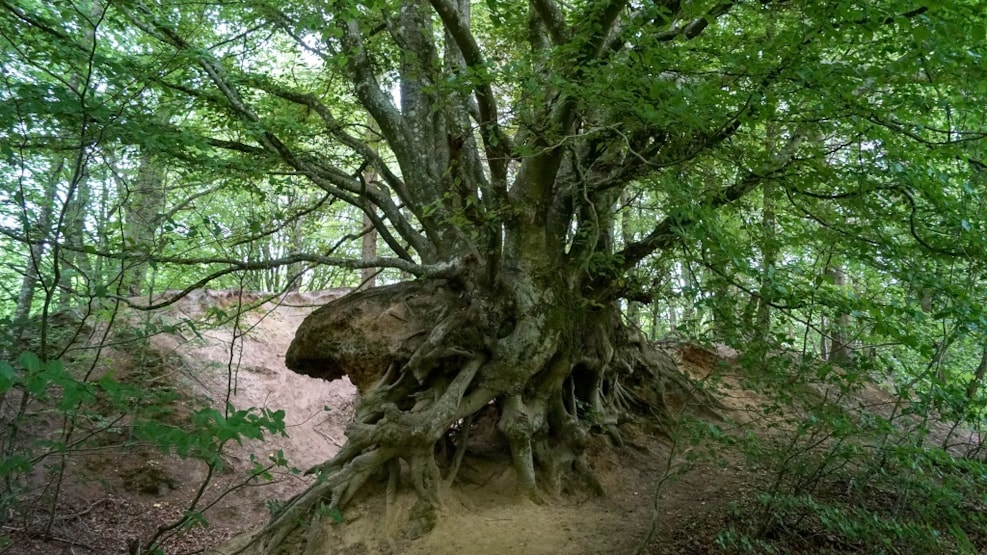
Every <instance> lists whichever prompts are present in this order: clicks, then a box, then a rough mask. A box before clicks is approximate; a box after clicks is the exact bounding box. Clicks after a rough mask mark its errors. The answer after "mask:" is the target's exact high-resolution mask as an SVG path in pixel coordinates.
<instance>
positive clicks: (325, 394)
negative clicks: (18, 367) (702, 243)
mask: <svg viewBox="0 0 987 555" xmlns="http://www.w3.org/2000/svg"><path fill="white" fill-rule="evenodd" d="M341 294H343V291H339V290H334V291H323V292H318V293H304V294H290V295H288V296H282V297H278V298H275V299H271V300H269V301H267V302H263V301H264V299H262V298H259V297H257V296H256V295H248V296H244V295H240V294H237V293H235V292H226V291H202V292H197V293H195V294H194V295H192V296H190V297H189V298H186V299H184V300H182V301H180V302H178V303H176V304H175V305H173V306H172V307H170V308H169V309H168V311H167V312H166V313H165V315H164V316H163V317H162V318H163V320H162V322H165V323H167V322H171V323H175V322H182V321H198V322H200V323H199V324H198V325H197V326H196V327H195V330H196V331H195V332H193V331H191V330H190V328H188V327H187V326H186V327H183V328H181V329H179V330H176V331H173V332H170V333H161V334H157V335H155V336H154V337H153V339H152V340H151V341H152V346H153V348H154V350H155V351H156V352H158V353H165V354H167V355H168V356H167V357H165V358H164V360H165V361H166V362H167V364H166V366H167V378H166V379H169V380H172V381H173V382H174V383H175V384H177V385H178V386H179V387H180V389H181V391H182V392H183V393H184V395H185V396H186V397H185V398H186V399H196V398H198V399H207V400H208V402H210V403H211V404H213V405H214V406H218V407H222V406H223V405H224V404H225V402H226V398H227V394H228V392H229V402H231V403H232V404H233V405H235V406H236V407H238V408H245V407H265V408H270V409H272V410H278V409H283V410H285V412H286V421H287V423H288V437H273V438H271V439H269V440H267V441H266V442H264V443H259V442H256V441H245V442H244V444H243V445H242V446H240V445H236V444H229V445H228V446H227V449H226V450H225V452H224V454H223V460H224V462H225V463H226V464H225V465H224V470H223V471H222V472H220V473H219V474H218V475H215V476H213V477H212V478H211V480H210V481H209V482H208V483H206V485H205V486H204V487H203V484H204V483H205V482H204V480H205V479H206V477H207V475H206V465H205V464H204V463H203V462H201V461H197V460H189V459H181V458H179V457H176V456H175V455H174V454H170V455H165V454H162V453H161V452H160V451H154V450H151V449H148V448H146V447H141V446H136V447H132V448H129V450H122V449H119V448H115V449H114V450H110V451H107V452H96V453H91V454H86V455H84V456H83V455H80V456H76V457H73V458H72V459H71V460H70V461H69V472H68V474H67V475H68V479H66V480H65V481H64V484H63V486H62V495H61V502H60V504H59V506H58V508H57V511H56V513H55V517H54V519H53V520H52V527H51V530H52V531H51V539H49V540H47V541H45V540H42V539H40V538H38V537H37V534H32V533H30V532H32V531H33V532H36V531H37V530H38V529H39V526H40V525H41V524H42V523H41V522H40V521H32V522H10V523H8V526H6V527H5V529H4V530H3V535H6V536H8V537H9V538H10V539H12V540H13V542H14V543H13V544H12V545H9V546H8V547H7V548H6V549H2V548H0V553H4V552H5V553H10V554H48V553H51V554H66V555H68V554H73V555H75V554H79V555H81V554H111V553H128V552H131V551H133V550H134V549H135V548H136V547H137V546H138V545H139V542H140V541H143V540H146V539H147V538H148V537H150V536H151V535H152V534H153V533H154V531H155V530H156V529H157V528H158V527H159V526H162V525H167V524H169V523H172V522H175V521H176V519H178V518H179V517H180V516H181V515H182V513H183V511H184V510H186V509H187V508H188V507H189V503H190V501H191V500H192V499H193V498H195V497H196V496H197V495H198V494H199V492H200V490H202V492H203V493H202V495H201V499H202V501H200V503H199V505H198V507H203V506H205V505H207V504H212V503H214V502H215V504H213V505H212V506H211V507H210V508H209V509H208V510H205V511H204V516H205V518H206V519H207V521H208V524H209V525H208V527H206V528H202V527H196V528H193V529H191V530H188V531H184V532H181V533H178V534H175V535H174V536H172V537H170V538H169V540H168V541H167V542H166V543H165V544H164V549H165V551H166V552H167V553H169V554H170V553H176V554H177V553H193V552H202V551H203V550H205V552H207V553H222V552H224V551H226V549H225V548H224V547H223V546H224V542H225V541H226V540H228V539H229V538H231V537H234V536H237V535H242V534H243V533H244V532H245V531H247V530H250V529H253V528H256V527H257V526H260V525H262V524H263V523H264V522H265V521H266V520H267V518H268V516H269V511H268V509H267V504H268V503H270V502H271V501H272V500H279V499H280V500H284V499H287V498H289V497H290V496H291V495H293V494H295V493H298V492H299V491H301V490H302V489H303V488H304V487H305V486H306V484H308V483H309V482H308V480H309V479H308V478H303V477H301V476H300V475H298V474H294V473H290V472H287V471H279V472H276V473H275V474H274V476H273V480H272V481H270V482H266V483H251V484H250V485H248V486H246V487H241V488H239V489H232V488H234V486H236V485H237V484H240V483H242V482H243V480H244V477H245V476H246V475H247V472H248V471H249V469H250V467H251V464H252V463H251V462H250V460H251V456H252V455H253V456H255V457H256V458H257V459H259V460H261V461H264V460H266V458H267V456H268V455H269V454H271V453H274V452H276V451H278V450H281V451H283V453H284V455H285V457H286V458H287V459H288V461H289V462H290V463H291V464H292V465H293V466H294V467H297V468H299V469H306V468H309V467H310V466H312V465H315V464H318V463H320V462H323V461H324V460H326V459H327V458H329V457H330V456H332V455H333V453H335V452H336V451H337V449H338V448H339V446H340V445H341V443H342V442H343V441H344V439H345V438H344V435H343V431H344V428H345V424H346V422H347V419H348V417H349V415H350V414H351V411H352V407H353V403H354V400H355V395H356V391H355V388H354V387H353V386H352V385H351V384H349V383H348V382H346V381H336V382H332V383H326V382H322V381H318V380H313V379H310V378H307V377H304V376H300V375H297V374H295V373H293V372H291V371H289V370H287V369H286V368H285V367H284V353H285V352H286V350H287V347H288V344H289V343H290V341H291V339H292V337H293V334H294V331H295V329H296V328H297V326H298V325H299V324H300V323H301V321H302V319H303V318H304V317H305V316H306V315H307V314H308V313H309V312H311V311H312V310H313V309H314V308H316V307H318V306H320V305H322V304H324V303H325V302H327V301H328V300H330V299H332V298H335V297H337V296H339V295H341ZM241 304H246V305H250V304H254V305H257V306H255V307H254V308H253V309H252V310H250V311H249V312H246V313H244V314H242V315H241V316H240V317H239V318H234V319H233V320H228V319H227V320H226V321H223V320H224V319H223V318H221V317H220V316H223V314H221V312H222V313H224V314H226V315H229V314H232V313H233V312H235V310H233V309H235V308H236V307H237V306H238V305H241ZM132 318H133V317H132ZM210 319H211V320H213V321H216V320H217V319H218V320H219V321H220V322H221V323H219V324H215V325H212V326H209V325H206V324H205V323H203V322H204V321H207V320H210ZM131 324H132V325H139V324H140V322H138V321H136V318H134V320H133V321H131ZM234 330H236V331H234ZM677 349H678V356H679V357H680V359H682V362H683V367H684V368H685V369H686V370H687V371H689V372H691V373H692V374H693V376H694V377H696V378H699V379H702V378H708V377H710V376H711V375H715V374H717V373H719V372H723V371H724V369H728V368H729V362H730V361H731V360H732V359H733V358H734V357H735V356H736V353H734V352H731V351H729V350H728V349H722V348H721V349H719V350H718V351H716V350H707V349H702V348H699V347H696V346H689V345H686V346H679V347H678V348H677ZM129 355H130V353H127V352H126V349H118V350H117V351H113V350H112V349H111V350H109V351H107V352H106V353H105V354H104V360H105V361H106V364H107V365H110V366H113V365H115V368H116V370H115V371H117V372H118V373H120V372H122V373H124V374H125V372H126V371H127V370H126V367H127V366H128V365H131V366H132V365H134V364H135V362H134V360H133V359H132V357H129ZM725 363H726V364H725ZM121 368H122V370H121ZM107 371H109V370H107ZM723 383H727V384H728V386H729V385H730V383H732V384H733V386H735V387H727V388H726V389H728V390H729V392H725V393H723V395H722V402H723V405H724V406H723V407H722V408H721V409H720V410H721V412H723V413H725V414H726V415H727V416H728V417H729V418H731V419H732V420H733V421H735V422H739V423H741V424H742V425H747V426H751V427H756V426H767V425H768V424H765V423H759V421H758V420H757V419H756V418H755V417H754V416H751V417H747V416H745V415H746V414H748V413H750V414H755V413H757V410H756V409H757V408H758V406H759V405H760V404H761V403H762V402H763V399H761V398H759V397H758V395H756V394H754V393H751V392H749V391H745V390H744V389H743V388H742V387H739V382H737V381H736V380H734V381H733V382H730V380H729V379H727V380H725V381H724V382H723ZM867 395H869V396H870V397H871V398H870V399H869V400H868V402H873V403H875V405H880V404H881V403H884V402H890V401H889V399H890V396H888V395H887V394H886V393H884V392H883V391H881V390H880V389H878V388H876V387H875V388H872V390H869V391H868V392H867ZM326 409H328V410H326ZM175 410H176V411H177V412H179V413H180V412H182V410H183V407H182V403H178V404H177V405H176V407H175ZM625 439H626V442H625V444H624V445H623V446H622V447H615V446H613V445H611V444H610V443H609V442H608V441H606V440H604V439H602V438H601V439H600V440H599V441H598V442H597V443H596V444H595V445H594V446H593V447H592V448H591V451H590V453H589V462H590V465H591V467H592V468H593V469H594V470H595V471H596V474H597V476H598V477H599V479H600V480H601V482H602V484H603V486H604V488H605V490H606V495H605V496H602V497H600V496H594V495H590V494H588V493H586V492H582V491H574V492H571V493H568V494H564V495H561V496H559V497H557V498H554V499H550V500H549V502H548V503H546V504H544V505H536V504H532V503H530V502H524V501H521V500H520V498H519V497H518V495H517V493H516V490H515V488H514V485H513V474H512V471H511V470H510V467H509V466H508V464H507V460H506V458H505V456H504V455H503V454H499V453H497V452H496V450H495V449H490V452H489V453H488V455H487V456H484V457H472V458H470V459H468V460H466V461H465V462H464V464H463V468H462V469H461V471H460V474H459V480H457V484H456V485H455V486H453V487H450V488H447V489H446V490H445V492H444V496H443V510H442V513H441V515H440V518H439V521H438V525H437V527H436V528H435V529H434V530H433V531H432V532H431V533H429V534H427V535H426V536H425V537H423V538H420V539H417V540H415V541H410V540H405V539H402V538H403V536H402V534H401V522H400V518H396V517H394V515H395V514H401V511H400V508H401V504H402V503H407V502H408V499H406V498H401V497H399V499H398V503H397V504H396V507H394V509H396V510H393V511H392V512H391V514H385V510H384V504H383V502H382V501H381V499H382V494H376V495H371V496H370V497H369V498H367V499H366V500H364V501H362V502H360V503H357V504H356V505H354V506H351V507H347V509H346V510H345V511H344V514H343V516H344V518H345V524H344V525H342V526H335V527H328V528H327V529H328V530H330V531H331V532H330V533H332V534H334V535H335V536H336V542H335V543H336V545H338V546H339V550H338V551H337V552H338V553H345V554H350V555H357V554H368V555H369V554H371V553H393V554H399V553H401V554H404V553H407V554H422V555H424V554H446V553H448V554H465V553H479V554H483V553H497V554H509V553H516V554H553V553H569V554H597V553H635V552H638V553H650V554H702V553H720V552H722V551H721V550H720V549H719V548H718V547H717V546H716V544H715V538H716V535H717V533H718V531H719V530H720V529H721V528H722V527H723V525H724V523H725V522H726V521H727V519H728V515H729V513H730V510H731V509H730V507H731V506H733V504H735V503H740V504H741V505H742V504H743V502H744V501H745V499H749V498H750V497H751V496H752V495H753V494H754V491H755V490H756V488H757V487H758V486H760V485H763V484H764V482H765V481H766V480H768V479H769V477H768V476H766V475H765V474H764V473H763V471H761V470H759V469H757V468H750V467H749V466H748V465H747V464H746V463H745V461H744V460H743V458H742V457H740V456H737V455H734V454H724V455H723V456H722V457H719V458H716V459H713V458H709V457H699V458H698V459H697V460H696V462H687V461H688V460H689V459H690V457H689V454H690V451H689V450H690V449H693V447H692V446H690V445H686V444H685V442H679V443H673V442H672V441H670V440H669V439H668V438H667V437H665V438H661V437H656V436H655V435H654V434H651V433H648V432H646V431H644V430H638V429H635V428H634V427H628V428H627V429H626V430H625ZM492 444H496V441H492ZM670 455H674V456H671V457H670ZM231 489H232V492H231V493H227V492H230V491H231ZM39 514H44V512H43V511H39ZM39 518H40V517H39ZM41 520H44V519H41ZM652 527H654V528H653V531H654V533H653V534H651V538H652V539H651V541H650V542H647V543H646V542H645V539H646V538H647V537H649V531H651V530H652Z"/></svg>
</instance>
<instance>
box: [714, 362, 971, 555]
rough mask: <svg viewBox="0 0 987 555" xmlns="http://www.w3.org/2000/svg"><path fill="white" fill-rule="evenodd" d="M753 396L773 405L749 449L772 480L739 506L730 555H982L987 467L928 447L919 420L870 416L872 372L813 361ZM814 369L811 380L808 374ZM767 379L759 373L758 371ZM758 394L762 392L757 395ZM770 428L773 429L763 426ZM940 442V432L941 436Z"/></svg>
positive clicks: (758, 379) (785, 367)
mask: <svg viewBox="0 0 987 555" xmlns="http://www.w3.org/2000/svg"><path fill="white" fill-rule="evenodd" d="M770 368H774V369H775V371H773V372H762V371H757V372H756V373H754V374H753V375H752V376H751V377H750V381H748V383H747V384H746V385H745V387H748V388H751V389H752V390H754V391H758V392H760V393H761V394H765V395H767V397H768V398H769V402H768V403H765V404H763V405H762V412H763V415H764V416H763V418H765V420H766V421H767V422H769V423H770V426H769V427H768V428H767V429H769V430H772V431H768V432H766V433H764V434H763V435H756V434H751V433H748V434H746V435H745V436H744V438H743V440H741V441H729V442H721V443H720V444H721V445H724V446H736V447H739V448H740V450H741V452H743V453H744V455H745V456H746V458H747V464H748V466H750V467H752V468H757V469H761V471H762V472H763V475H764V476H765V479H764V480H763V481H761V483H760V484H759V486H758V488H757V492H758V493H757V494H756V495H754V496H749V497H745V498H743V499H741V500H738V501H736V502H735V503H734V514H733V516H732V522H731V524H730V525H729V526H727V527H726V528H724V529H723V530H721V531H720V532H719V534H718V536H717V540H716V541H717V545H718V546H719V547H720V548H721V549H724V550H726V551H729V552H738V553H786V552H789V551H790V550H793V549H810V550H811V551H812V552H819V553H850V552H853V553H942V552H955V553H975V552H978V550H979V549H981V548H982V539H983V538H984V537H985V534H987V519H985V518H984V517H983V511H982V504H983V499H985V498H987V497H985V496H987V487H985V484H987V482H985V481H984V476H985V473H987V465H985V464H984V462H982V461H981V460H979V459H975V458H968V457H966V456H963V455H961V454H957V453H955V452H949V451H947V450H945V449H943V448H940V447H936V446H934V445H930V444H929V443H928V442H927V441H925V440H923V439H922V438H924V437H925V436H927V435H929V434H930V433H931V430H930V428H928V427H927V426H929V424H928V423H927V421H923V420H922V419H921V414H920V413H918V414H917V413H915V412H913V411H899V410H897V409H894V410H891V409H890V407H889V410H890V412H885V411H882V412H872V411H873V410H875V409H874V408H872V407H870V406H867V407H861V405H860V404H859V401H857V399H858V398H859V397H858V396H859V395H860V394H861V392H862V391H864V390H865V389H866V388H873V385H871V384H869V383H868V382H869V377H868V373H867V372H858V373H856V374H854V373H853V372H847V371H845V370H844V369H841V368H836V367H832V366H830V365H827V364H825V363H820V362H818V361H813V362H811V363H809V364H807V365H805V366H804V369H803V370H801V371H795V370H796V368H798V365H797V364H794V361H792V362H790V363H778V361H777V359H776V360H775V364H773V365H768V366H767V367H766V369H770ZM808 369H811V370H812V372H806V371H805V370H808ZM759 370H760V369H759ZM758 384H759V385H758ZM762 427H763V426H762ZM940 433H941V432H940Z"/></svg>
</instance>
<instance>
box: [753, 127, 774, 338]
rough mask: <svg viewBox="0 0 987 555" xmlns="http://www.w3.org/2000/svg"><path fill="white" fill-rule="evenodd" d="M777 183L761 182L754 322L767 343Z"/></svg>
mask: <svg viewBox="0 0 987 555" xmlns="http://www.w3.org/2000/svg"><path fill="white" fill-rule="evenodd" d="M767 133H768V138H767V148H768V151H769V152H772V151H773V150H774V132H773V130H772V129H769V130H768V132H767ZM775 188H776V185H775V182H774V181H773V180H771V179H768V180H767V181H765V182H764V183H763V184H762V185H761V193H762V203H763V205H762V209H761V235H762V243H761V287H760V291H759V295H758V302H757V316H756V320H755V323H754V329H755V334H756V335H755V337H756V340H757V341H759V342H761V343H762V344H763V343H765V342H766V341H767V340H768V339H769V337H770V335H771V302H772V300H773V298H774V290H775V288H774V281H775V276H774V271H775V265H776V264H777V260H778V241H777V217H776V215H775V211H776V205H777V199H776V198H775V197H776V194H775Z"/></svg>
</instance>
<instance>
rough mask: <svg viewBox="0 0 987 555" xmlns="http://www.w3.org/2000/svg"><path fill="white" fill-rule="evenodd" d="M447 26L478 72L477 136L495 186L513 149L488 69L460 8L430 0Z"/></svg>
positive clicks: (504, 178) (502, 177)
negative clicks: (485, 153) (498, 108)
mask: <svg viewBox="0 0 987 555" xmlns="http://www.w3.org/2000/svg"><path fill="white" fill-rule="evenodd" d="M429 1H430V3H431V4H432V7H433V8H434V9H435V11H436V13H438V14H439V18H441V19H442V23H443V25H445V28H446V30H447V31H448V32H449V34H450V35H452V38H453V39H454V40H455V41H456V46H458V47H459V51H460V53H462V55H463V61H465V62H466V66H467V67H469V68H470V69H472V70H474V71H476V72H477V73H478V77H477V78H476V85H475V86H474V89H473V92H474V96H475V97H476V103H477V108H479V116H480V119H479V122H478V123H479V124H480V137H481V138H482V139H483V145H484V148H485V150H486V152H487V158H488V164H489V165H490V174H491V177H493V180H494V182H495V186H496V187H497V188H500V184H502V183H506V182H507V162H508V160H509V159H510V153H511V152H512V151H513V150H514V148H513V146H512V144H511V140H510V138H508V137H507V134H506V133H504V130H503V129H502V128H501V127H500V123H499V119H498V114H497V97H496V96H495V95H494V93H493V88H492V87H491V86H490V80H489V79H486V78H483V77H482V76H483V75H484V74H485V73H486V72H487V70H488V68H487V62H486V60H484V58H483V53H482V52H481V51H480V46H479V45H478V44H477V42H476V39H475V38H474V37H473V33H472V32H471V31H470V29H469V27H468V26H467V24H466V22H464V21H463V19H462V18H461V17H460V16H459V10H458V9H457V8H456V7H455V6H454V5H453V4H452V2H450V1H449V0H429Z"/></svg>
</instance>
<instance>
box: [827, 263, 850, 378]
mask: <svg viewBox="0 0 987 555" xmlns="http://www.w3.org/2000/svg"><path fill="white" fill-rule="evenodd" d="M826 276H827V278H828V279H829V280H830V282H831V283H833V285H836V286H837V287H840V288H844V287H846V269H845V268H844V266H843V265H842V264H833V265H830V266H829V267H828V268H827V269H826ZM849 328H850V315H849V314H846V313H842V314H839V315H837V316H836V318H834V319H833V320H832V322H831V325H830V328H829V336H830V338H831V345H830V349H829V357H828V360H830V361H831V362H834V363H836V364H844V363H847V362H849V361H850V339H849V337H848V335H847V333H848V330H849Z"/></svg>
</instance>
